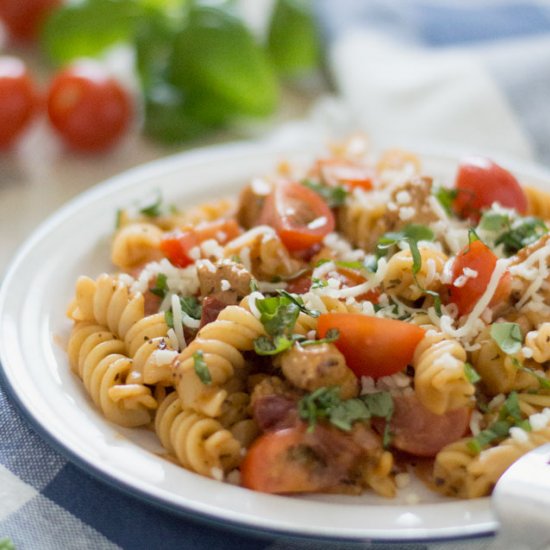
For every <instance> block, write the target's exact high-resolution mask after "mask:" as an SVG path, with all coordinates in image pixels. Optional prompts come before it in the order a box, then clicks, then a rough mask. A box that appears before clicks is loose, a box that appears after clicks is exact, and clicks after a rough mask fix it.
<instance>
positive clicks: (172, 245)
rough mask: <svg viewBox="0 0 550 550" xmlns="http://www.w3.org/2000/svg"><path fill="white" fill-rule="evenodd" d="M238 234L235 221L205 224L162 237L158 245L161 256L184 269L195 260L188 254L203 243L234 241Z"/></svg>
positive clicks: (238, 230)
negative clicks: (213, 240)
mask: <svg viewBox="0 0 550 550" xmlns="http://www.w3.org/2000/svg"><path fill="white" fill-rule="evenodd" d="M239 232H240V229H239V226H238V224H237V222H236V221H235V220H218V221H215V222H205V223H203V224H199V225H197V226H196V227H193V228H190V229H188V230H187V231H177V232H174V233H171V234H169V235H167V236H166V237H164V239H162V241H161V243H160V249H161V251H162V252H163V254H164V255H165V256H166V257H167V258H168V259H169V260H170V262H172V263H173V264H174V265H175V266H177V267H186V266H188V265H190V264H192V263H193V262H194V261H195V260H194V259H193V258H191V256H190V255H189V252H190V250H191V249H192V248H194V247H196V246H198V245H199V244H200V243H202V242H203V241H206V240H208V239H215V240H217V241H218V242H219V243H220V244H225V243H226V242H228V241H230V240H232V239H234V238H235V237H236V236H237V235H238V234H239Z"/></svg>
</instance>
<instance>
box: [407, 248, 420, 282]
mask: <svg viewBox="0 0 550 550" xmlns="http://www.w3.org/2000/svg"><path fill="white" fill-rule="evenodd" d="M407 242H408V243H409V247H410V249H411V256H412V261H413V266H412V272H413V275H418V272H419V271H420V270H421V269H422V255H421V254H420V250H418V245H417V244H416V242H415V241H413V240H412V239H407Z"/></svg>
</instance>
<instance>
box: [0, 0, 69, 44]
mask: <svg viewBox="0 0 550 550" xmlns="http://www.w3.org/2000/svg"><path fill="white" fill-rule="evenodd" d="M60 4H61V0H2V1H1V2H0V19H1V20H2V21H3V23H4V24H5V25H6V27H7V29H8V32H9V33H10V35H11V36H12V37H13V38H15V39H17V40H33V39H34V38H36V36H37V34H38V32H39V31H40V28H41V26H42V24H43V23H44V20H45V19H46V17H47V15H48V14H49V13H50V12H51V11H52V10H53V9H54V8H56V7H57V6H59V5H60Z"/></svg>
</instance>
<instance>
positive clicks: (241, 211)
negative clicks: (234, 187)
mask: <svg viewBox="0 0 550 550" xmlns="http://www.w3.org/2000/svg"><path fill="white" fill-rule="evenodd" d="M272 187H273V186H272V185H271V183H269V182H267V181H265V180H263V179H256V180H254V181H252V183H250V184H248V185H247V186H246V187H245V188H244V189H243V190H242V191H241V194H240V195H239V204H238V206H237V221H238V222H239V224H240V225H242V226H243V227H244V228H245V229H250V228H251V227H254V226H255V225H258V223H259V220H260V215H261V213H262V209H263V207H264V202H265V199H266V197H267V195H269V193H270V192H271V189H272Z"/></svg>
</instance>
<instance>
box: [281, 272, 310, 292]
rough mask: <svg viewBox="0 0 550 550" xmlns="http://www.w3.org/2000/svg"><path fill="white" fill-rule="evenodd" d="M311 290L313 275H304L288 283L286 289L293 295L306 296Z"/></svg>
mask: <svg viewBox="0 0 550 550" xmlns="http://www.w3.org/2000/svg"><path fill="white" fill-rule="evenodd" d="M310 288H311V273H309V274H303V275H300V276H299V277H296V278H295V279H291V280H290V281H288V285H287V287H286V289H287V291H288V292H290V293H291V294H304V293H306V292H307V291H308V290H309V289H310Z"/></svg>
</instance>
